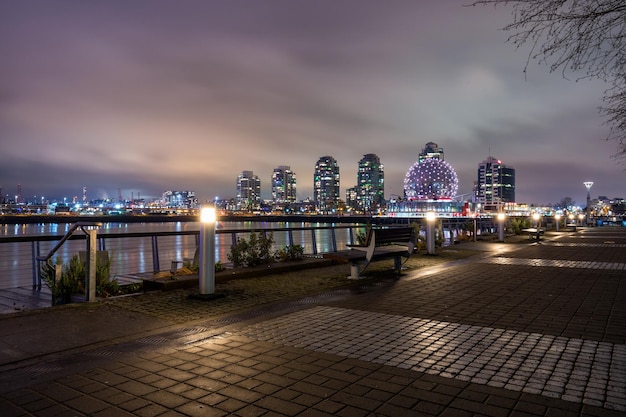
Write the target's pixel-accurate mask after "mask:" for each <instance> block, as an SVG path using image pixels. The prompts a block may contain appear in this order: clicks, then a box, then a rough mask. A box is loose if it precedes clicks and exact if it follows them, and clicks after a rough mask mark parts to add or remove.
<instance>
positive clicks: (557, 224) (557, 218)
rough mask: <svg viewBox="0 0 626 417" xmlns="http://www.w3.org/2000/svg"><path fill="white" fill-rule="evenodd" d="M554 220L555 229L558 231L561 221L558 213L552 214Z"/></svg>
mask: <svg viewBox="0 0 626 417" xmlns="http://www.w3.org/2000/svg"><path fill="white" fill-rule="evenodd" d="M554 220H555V221H556V231H557V232H558V231H559V223H560V222H561V215H560V214H555V215H554Z"/></svg>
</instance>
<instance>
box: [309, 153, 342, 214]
mask: <svg viewBox="0 0 626 417" xmlns="http://www.w3.org/2000/svg"><path fill="white" fill-rule="evenodd" d="M313 199H314V200H315V204H316V206H317V210H318V211H321V212H330V211H333V210H336V209H337V208H339V165H338V164H337V161H336V160H335V158H333V157H332V156H322V157H320V159H319V160H318V161H317V163H316V164H315V171H314V173H313Z"/></svg>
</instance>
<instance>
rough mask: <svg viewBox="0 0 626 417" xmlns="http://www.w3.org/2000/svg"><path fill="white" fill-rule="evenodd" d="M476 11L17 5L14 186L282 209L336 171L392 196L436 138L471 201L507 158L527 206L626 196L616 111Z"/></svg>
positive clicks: (428, 3) (460, 5) (4, 25)
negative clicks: (368, 167) (184, 194)
mask: <svg viewBox="0 0 626 417" xmlns="http://www.w3.org/2000/svg"><path fill="white" fill-rule="evenodd" d="M467 3H469V1H466V0H462V1H456V0H446V1H441V0H420V1H414V0H407V1H396V0H390V1H377V0H376V1H374V0H350V1H346V0H315V1H294V0H284V1H283V0H280V1H279V0H262V1H254V0H248V1H238V0H235V1H233V0H223V1H211V0H202V1H189V0H176V1H174V0H170V1H159V0H149V1H141V0H134V1H127V0H119V1H115V0H108V1H96V0H90V1H83V0H75V1H69V0H54V1H50V0H45V1H43V0H42V1H31V0H25V1H3V2H0V56H1V61H0V144H1V148H0V187H2V193H3V194H4V195H9V196H12V197H13V196H14V195H15V194H16V193H17V184H18V183H19V184H21V187H22V195H23V197H24V198H26V199H32V198H33V196H35V195H36V196H38V198H40V197H41V196H45V198H46V199H63V197H67V198H68V199H69V198H72V197H73V196H79V197H82V189H83V187H87V196H88V198H89V199H96V198H106V197H111V198H114V199H117V196H118V189H119V190H121V193H122V196H123V197H124V198H130V197H131V195H133V196H134V197H137V196H138V195H141V197H142V198H146V199H150V198H152V197H158V196H160V195H161V193H162V192H163V191H165V190H194V191H196V194H197V195H198V197H199V199H200V201H204V200H212V199H213V198H215V197H216V196H218V197H220V198H226V197H233V196H234V195H235V184H236V178H237V175H238V174H240V173H241V172H242V171H244V170H251V171H253V172H254V173H255V174H256V175H258V176H259V177H260V178H261V188H262V196H263V198H269V197H270V191H271V190H270V178H271V174H272V170H273V169H274V168H276V167H277V166H279V165H288V166H291V169H292V170H293V171H294V172H295V173H296V175H297V181H298V199H299V200H301V199H305V198H307V197H312V196H313V191H312V188H313V170H314V166H315V163H316V161H317V160H318V159H319V158H320V157H321V156H325V155H331V156H333V157H334V158H335V159H337V161H338V163H339V166H340V173H341V197H342V198H344V197H345V189H346V188H349V187H353V186H354V185H355V184H356V170H357V164H358V161H359V160H360V159H361V158H362V157H363V155H364V154H367V153H375V154H377V155H378V156H379V157H380V159H381V162H382V163H383V164H384V165H385V180H386V189H385V196H386V197H387V198H388V197H389V196H390V194H398V195H401V194H402V186H403V179H404V176H405V174H406V172H407V171H408V170H409V169H410V167H411V165H412V164H413V162H415V161H416V160H417V156H418V154H419V152H420V151H421V149H422V148H423V147H424V145H425V144H426V143H427V142H431V141H432V142H435V143H437V144H438V145H439V146H441V147H442V148H443V149H444V151H445V160H446V161H447V162H449V163H450V164H451V165H452V166H453V167H454V169H455V170H456V172H457V175H458V177H459V193H460V194H466V193H471V191H472V185H473V183H474V181H475V180H476V177H477V173H476V171H477V167H478V164H479V163H480V162H481V161H483V160H484V159H486V158H487V157H488V156H489V155H492V156H494V157H496V158H499V159H501V160H502V161H503V163H505V164H506V165H509V166H511V167H513V168H515V169H516V174H517V183H516V188H517V192H516V195H517V202H519V203H529V204H531V203H534V204H551V203H556V202H558V201H560V200H561V199H562V198H563V197H571V198H572V199H574V201H576V202H577V203H579V204H583V205H584V202H585V199H586V191H585V188H584V186H583V181H594V182H595V184H594V186H593V188H592V190H591V195H592V197H593V198H595V197H597V196H598V195H604V196H608V197H609V198H613V197H626V186H625V185H624V169H625V167H624V165H620V164H618V163H617V162H616V161H615V160H613V159H611V155H612V154H614V153H615V152H616V151H617V146H616V143H615V142H611V141H608V142H607V141H606V140H605V139H606V137H607V136H608V134H609V131H608V127H607V126H605V125H604V122H605V120H604V119H603V118H602V116H601V115H599V114H598V107H599V106H600V105H601V104H602V102H601V98H602V95H603V92H604V91H605V90H606V88H607V87H608V86H607V85H606V84H604V83H602V82H600V81H589V80H583V81H578V82H577V81H576V79H575V75H573V74H570V76H569V79H565V78H564V77H563V76H562V74H561V73H550V72H549V69H548V68H547V67H546V66H540V65H538V64H536V63H533V62H531V63H530V65H529V67H528V70H527V73H526V74H524V67H525V63H526V60H527V57H528V52H529V47H522V48H520V49H516V47H515V46H514V45H512V44H510V43H507V42H506V39H507V37H508V34H507V33H506V32H504V31H502V30H500V29H501V28H502V27H504V26H505V25H506V24H507V23H510V22H511V19H512V16H511V10H510V9H507V8H504V7H502V8H500V7H499V8H493V7H465V6H464V5H466V4H467Z"/></svg>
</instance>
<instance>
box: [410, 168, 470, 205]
mask: <svg viewBox="0 0 626 417" xmlns="http://www.w3.org/2000/svg"><path fill="white" fill-rule="evenodd" d="M458 190H459V179H458V177H457V175H456V172H455V171H454V168H452V166H451V165H450V164H449V163H447V162H446V161H444V160H440V159H435V158H428V159H424V160H422V161H421V162H416V163H414V164H413V166H412V167H411V169H409V171H408V172H407V173H406V176H405V177H404V195H405V197H406V198H407V199H409V200H450V199H452V198H454V197H455V196H456V195H457V192H458Z"/></svg>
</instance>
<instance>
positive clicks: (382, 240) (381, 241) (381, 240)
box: [373, 227, 413, 246]
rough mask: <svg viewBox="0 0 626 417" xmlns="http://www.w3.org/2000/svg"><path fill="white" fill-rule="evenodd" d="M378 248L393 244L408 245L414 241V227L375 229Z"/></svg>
mask: <svg viewBox="0 0 626 417" xmlns="http://www.w3.org/2000/svg"><path fill="white" fill-rule="evenodd" d="M373 231H374V236H375V239H376V243H375V244H376V246H381V245H389V244H392V243H408V242H411V241H412V239H413V228H412V227H394V228H390V229H373Z"/></svg>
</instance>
